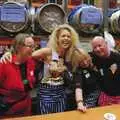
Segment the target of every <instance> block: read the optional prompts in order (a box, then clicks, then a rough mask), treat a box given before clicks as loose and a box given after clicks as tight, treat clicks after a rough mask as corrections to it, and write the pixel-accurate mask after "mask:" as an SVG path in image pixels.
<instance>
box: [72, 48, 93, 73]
mask: <svg viewBox="0 0 120 120" xmlns="http://www.w3.org/2000/svg"><path fill="white" fill-rule="evenodd" d="M86 59H88V60H90V67H92V59H91V57H90V55H89V54H88V53H87V52H86V51H85V50H83V49H76V50H75V51H74V53H73V55H72V66H73V71H75V69H76V68H77V67H78V66H79V63H80V62H82V61H84V60H86Z"/></svg>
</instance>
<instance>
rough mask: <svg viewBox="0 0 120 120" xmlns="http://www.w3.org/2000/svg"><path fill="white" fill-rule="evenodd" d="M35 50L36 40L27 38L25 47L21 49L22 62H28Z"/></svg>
mask: <svg viewBox="0 0 120 120" xmlns="http://www.w3.org/2000/svg"><path fill="white" fill-rule="evenodd" d="M33 48H34V40H33V39H32V37H27V38H25V41H24V45H23V46H21V48H20V53H19V54H20V56H21V59H22V61H26V60H27V59H28V58H29V57H30V56H31V55H32V51H33Z"/></svg>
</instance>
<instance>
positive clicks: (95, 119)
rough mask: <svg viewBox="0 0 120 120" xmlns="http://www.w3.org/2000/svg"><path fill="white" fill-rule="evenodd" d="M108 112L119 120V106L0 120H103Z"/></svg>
mask: <svg viewBox="0 0 120 120" xmlns="http://www.w3.org/2000/svg"><path fill="white" fill-rule="evenodd" d="M108 112H109V113H113V114H114V115H115V116H116V118H117V119H116V120H120V105H112V106H106V107H97V108H93V109H88V110H87V112H86V113H82V112H80V111H77V110H76V111H69V112H62V113H54V114H47V115H36V116H29V117H17V118H7V119H2V120H104V114H105V113H108Z"/></svg>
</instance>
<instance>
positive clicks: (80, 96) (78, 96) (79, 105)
mask: <svg viewBox="0 0 120 120" xmlns="http://www.w3.org/2000/svg"><path fill="white" fill-rule="evenodd" d="M75 97H76V103H77V109H78V110H80V111H82V112H86V107H85V106H84V105H83V94H82V89H80V88H76V90H75Z"/></svg>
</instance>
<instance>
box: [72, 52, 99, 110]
mask: <svg viewBox="0 0 120 120" xmlns="http://www.w3.org/2000/svg"><path fill="white" fill-rule="evenodd" d="M75 54H76V56H78V57H76V59H75V60H73V61H75V62H74V63H75V64H76V63H78V64H76V65H75V67H76V69H75V72H74V80H75V85H76V90H75V94H76V102H77V109H78V110H80V111H83V112H85V111H86V108H91V107H96V106H97V105H98V104H97V103H98V97H99V93H100V90H99V79H100V78H99V74H98V72H97V69H96V67H95V66H94V65H93V64H92V59H91V57H90V55H89V54H88V53H87V52H85V51H83V50H79V51H78V52H76V53H75Z"/></svg>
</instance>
